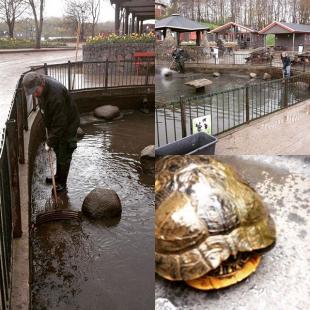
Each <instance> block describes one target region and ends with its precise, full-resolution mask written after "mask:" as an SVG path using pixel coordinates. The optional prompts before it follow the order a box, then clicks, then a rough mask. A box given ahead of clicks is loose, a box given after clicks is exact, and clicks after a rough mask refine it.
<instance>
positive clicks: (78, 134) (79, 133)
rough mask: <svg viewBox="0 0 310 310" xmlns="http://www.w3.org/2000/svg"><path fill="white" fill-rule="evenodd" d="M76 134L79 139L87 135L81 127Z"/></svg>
mask: <svg viewBox="0 0 310 310" xmlns="http://www.w3.org/2000/svg"><path fill="white" fill-rule="evenodd" d="M76 134H77V137H78V138H82V137H83V136H84V135H85V132H84V130H83V129H82V128H81V127H79V128H78V129H77V133H76Z"/></svg>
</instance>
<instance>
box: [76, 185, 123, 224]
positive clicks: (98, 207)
mask: <svg viewBox="0 0 310 310" xmlns="http://www.w3.org/2000/svg"><path fill="white" fill-rule="evenodd" d="M82 212H83V213H84V214H85V215H87V216H89V217H91V218H96V219H99V218H110V217H114V216H119V215H120V214H121V213H122V205H121V202H120V200H119V198H118V196H117V194H116V192H115V191H113V190H111V189H107V188H103V187H96V188H95V189H93V190H92V191H91V192H90V193H89V194H88V195H87V196H86V197H85V199H84V201H83V205H82Z"/></svg>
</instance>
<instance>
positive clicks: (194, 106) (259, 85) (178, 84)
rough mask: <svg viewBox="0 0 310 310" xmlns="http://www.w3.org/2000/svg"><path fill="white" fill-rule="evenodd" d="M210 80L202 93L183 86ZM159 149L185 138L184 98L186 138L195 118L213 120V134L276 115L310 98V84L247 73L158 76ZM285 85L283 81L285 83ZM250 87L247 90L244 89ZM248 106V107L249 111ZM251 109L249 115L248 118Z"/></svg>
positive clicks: (192, 129) (211, 121)
mask: <svg viewBox="0 0 310 310" xmlns="http://www.w3.org/2000/svg"><path fill="white" fill-rule="evenodd" d="M200 78H207V79H209V80H211V81H212V82H213V84H211V85H209V86H206V87H205V91H204V92H203V93H199V94H197V93H196V92H195V90H194V89H193V88H191V87H189V86H186V85H184V83H185V82H187V81H191V80H195V79H200ZM155 79H156V104H157V109H156V116H155V118H156V139H155V140H156V146H162V145H165V144H167V143H171V142H174V141H176V140H178V139H180V138H181V137H182V130H181V108H180V96H182V95H183V96H184V99H183V100H184V107H185V120H186V122H185V123H186V125H185V126H186V131H187V135H189V134H191V133H193V131H194V129H195V128H194V125H193V120H194V119H195V118H200V117H203V118H205V117H206V116H207V117H209V118H210V121H209V125H208V126H209V128H211V133H212V134H213V135H216V134H219V133H222V132H224V131H227V130H229V129H231V128H234V127H237V126H239V125H242V124H244V123H245V122H246V121H247V117H248V119H249V120H254V119H257V118H259V117H261V116H264V115H266V114H269V113H271V112H274V111H276V110H279V109H281V108H283V107H284V105H285V100H286V98H287V102H288V105H291V104H295V103H297V102H300V101H302V100H305V99H307V98H309V96H310V88H309V85H308V84H307V83H304V82H302V81H299V80H298V79H296V80H294V81H293V82H292V83H289V84H288V87H287V89H285V84H284V83H282V81H281V80H271V81H267V82H264V81H262V80H261V79H258V78H257V79H250V78H249V76H248V74H222V75H221V76H220V77H213V76H212V75H210V74H209V75H208V74H203V73H191V72H187V73H185V74H180V73H173V75H172V76H171V77H169V78H164V77H163V76H162V75H161V74H160V69H159V70H158V71H157V74H156V77H155ZM283 82H284V81H283ZM247 85H248V86H249V87H245V86H247ZM247 107H248V108H247ZM247 110H248V115H247Z"/></svg>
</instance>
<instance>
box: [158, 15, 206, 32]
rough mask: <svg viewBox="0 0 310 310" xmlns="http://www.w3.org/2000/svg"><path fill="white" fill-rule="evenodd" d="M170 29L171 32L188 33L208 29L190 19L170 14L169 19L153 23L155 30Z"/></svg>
mask: <svg viewBox="0 0 310 310" xmlns="http://www.w3.org/2000/svg"><path fill="white" fill-rule="evenodd" d="M167 28H170V29H171V30H172V31H176V32H190V31H198V30H201V31H203V30H208V27H206V26H205V25H202V24H200V23H197V22H195V21H193V20H191V19H188V18H186V17H184V16H181V15H180V14H172V15H171V16H169V17H166V18H163V19H161V20H157V21H156V22H155V29H156V30H161V29H167Z"/></svg>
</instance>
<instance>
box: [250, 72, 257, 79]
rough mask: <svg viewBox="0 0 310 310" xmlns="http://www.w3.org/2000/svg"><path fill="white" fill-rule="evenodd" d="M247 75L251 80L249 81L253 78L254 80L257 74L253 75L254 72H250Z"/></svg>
mask: <svg viewBox="0 0 310 310" xmlns="http://www.w3.org/2000/svg"><path fill="white" fill-rule="evenodd" d="M249 75H250V78H251V79H254V78H256V76H257V74H256V73H254V72H251V73H250V74H249Z"/></svg>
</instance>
